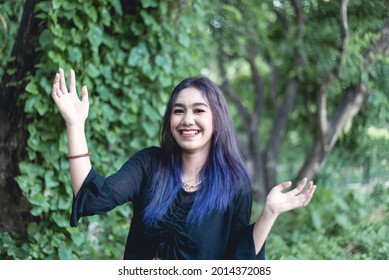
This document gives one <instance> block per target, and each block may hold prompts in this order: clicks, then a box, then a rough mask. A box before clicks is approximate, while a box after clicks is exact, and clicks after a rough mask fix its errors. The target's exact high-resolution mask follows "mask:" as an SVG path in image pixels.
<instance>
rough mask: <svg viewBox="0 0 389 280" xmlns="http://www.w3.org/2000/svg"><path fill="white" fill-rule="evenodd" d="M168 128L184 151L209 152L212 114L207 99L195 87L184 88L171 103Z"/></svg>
mask: <svg viewBox="0 0 389 280" xmlns="http://www.w3.org/2000/svg"><path fill="white" fill-rule="evenodd" d="M170 129H171V132H172V134H173V137H174V139H175V140H176V142H177V143H178V145H179V146H180V147H181V148H182V150H183V151H184V152H186V153H194V152H204V153H206V154H208V153H209V150H210V147H211V141H212V140H211V139H212V134H213V115H212V111H211V107H210V105H209V103H208V100H207V99H206V98H205V97H204V96H203V94H202V93H201V92H200V91H199V90H198V89H196V88H185V89H183V90H181V91H180V92H179V94H178V97H177V100H176V102H175V103H174V104H173V111H172V115H171V119H170Z"/></svg>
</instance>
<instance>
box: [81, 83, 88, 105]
mask: <svg viewBox="0 0 389 280" xmlns="http://www.w3.org/2000/svg"><path fill="white" fill-rule="evenodd" d="M81 95H82V97H81V101H82V102H85V103H89V94H88V88H87V87H86V86H83V87H82V89H81Z"/></svg>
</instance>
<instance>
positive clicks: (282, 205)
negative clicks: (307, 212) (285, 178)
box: [265, 178, 316, 215]
mask: <svg viewBox="0 0 389 280" xmlns="http://www.w3.org/2000/svg"><path fill="white" fill-rule="evenodd" d="M306 183H307V178H304V179H303V180H302V181H301V182H300V184H299V185H298V186H297V187H296V188H294V189H292V190H290V191H287V192H283V191H284V190H285V189H287V188H289V187H290V186H291V185H292V183H291V182H284V183H281V184H279V185H278V186H276V187H274V188H273V189H272V190H271V191H270V193H269V194H268V196H267V198H266V202H265V207H268V210H270V211H271V212H272V213H273V214H275V215H279V214H281V213H283V212H286V211H289V210H293V209H296V208H300V207H303V206H306V205H307V204H308V203H309V202H310V201H311V198H312V196H313V193H314V192H315V189H316V185H314V184H313V182H312V181H310V182H309V183H308V186H307V187H306V188H304V187H305V185H306Z"/></svg>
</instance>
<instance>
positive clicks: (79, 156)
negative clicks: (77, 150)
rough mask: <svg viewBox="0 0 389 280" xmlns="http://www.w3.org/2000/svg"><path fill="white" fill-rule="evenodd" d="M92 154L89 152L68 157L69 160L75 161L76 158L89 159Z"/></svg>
mask: <svg viewBox="0 0 389 280" xmlns="http://www.w3.org/2000/svg"><path fill="white" fill-rule="evenodd" d="M90 154H91V153H90V152H87V153H86V154H80V155H74V156H72V155H67V158H68V159H75V158H82V157H89V156H90Z"/></svg>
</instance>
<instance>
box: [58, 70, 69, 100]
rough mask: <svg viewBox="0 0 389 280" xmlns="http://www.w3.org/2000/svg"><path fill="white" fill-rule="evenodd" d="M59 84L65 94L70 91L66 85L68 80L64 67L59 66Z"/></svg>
mask: <svg viewBox="0 0 389 280" xmlns="http://www.w3.org/2000/svg"><path fill="white" fill-rule="evenodd" d="M59 75H60V78H59V84H60V89H61V91H62V93H63V94H66V93H67V92H68V89H67V87H66V80H65V73H64V72H63V69H62V68H59Z"/></svg>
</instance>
